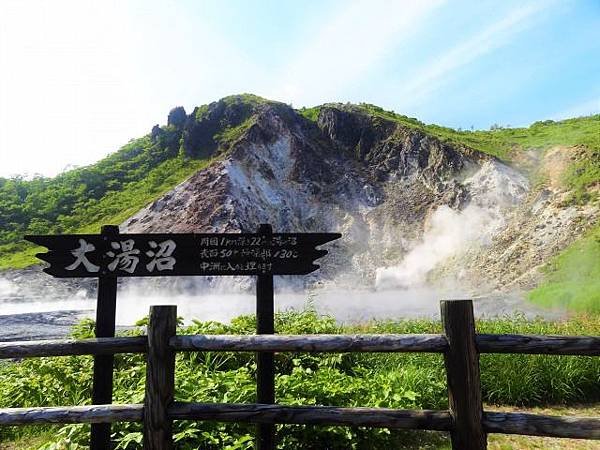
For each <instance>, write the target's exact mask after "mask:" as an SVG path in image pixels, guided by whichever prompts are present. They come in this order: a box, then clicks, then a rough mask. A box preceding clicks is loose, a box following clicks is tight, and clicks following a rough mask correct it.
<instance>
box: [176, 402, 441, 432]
mask: <svg viewBox="0 0 600 450" xmlns="http://www.w3.org/2000/svg"><path fill="white" fill-rule="evenodd" d="M169 417H171V418H172V419H193V420H215V421H221V422H252V423H267V424H274V423H282V424H312V425H348V426H367V427H381V428H405V429H418V430H438V431H448V430H450V429H451V427H452V419H451V417H450V413H449V412H448V411H430V410H402V409H386V408H338V407H334V406H281V405H261V404H255V405H252V404H214V403H179V402H176V403H174V404H173V406H172V407H171V408H169Z"/></svg>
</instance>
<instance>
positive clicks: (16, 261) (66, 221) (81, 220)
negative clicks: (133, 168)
mask: <svg viewBox="0 0 600 450" xmlns="http://www.w3.org/2000/svg"><path fill="white" fill-rule="evenodd" d="M210 163H211V160H196V159H186V158H183V157H181V156H178V157H176V158H172V159H168V160H166V161H164V162H162V163H160V164H159V165H158V166H157V167H155V168H153V169H151V170H150V171H149V172H148V173H147V174H146V176H145V177H144V178H143V179H141V180H139V181H134V182H131V183H128V184H126V185H125V186H124V187H123V188H122V189H121V190H118V191H111V192H108V193H107V194H106V195H104V196H103V197H101V198H100V199H99V200H95V199H90V200H88V201H87V202H86V203H84V204H82V205H81V206H79V207H77V208H75V209H74V210H73V211H72V213H71V214H70V215H65V216H60V217H59V218H58V221H59V222H60V224H61V229H62V230H63V232H71V233H98V232H99V231H100V227H101V226H102V225H105V224H119V223H121V222H123V221H124V220H125V219H127V218H128V217H130V216H132V215H133V214H135V213H136V212H138V211H139V210H140V209H142V208H143V207H145V206H146V205H148V204H149V203H151V202H152V201H154V200H155V199H157V198H159V197H160V196H161V195H163V194H164V193H166V192H168V191H169V190H171V189H172V188H173V187H174V186H175V185H177V184H178V183H180V182H182V181H183V180H185V179H186V178H188V177H189V176H191V175H192V174H194V173H195V172H197V171H198V170H200V169H202V168H205V167H207V166H208V165H209V164H210ZM42 250H44V249H43V248H41V247H35V246H33V245H30V244H28V243H26V242H24V241H23V242H17V243H10V244H5V245H1V246H0V270H2V269H8V268H24V267H27V266H30V265H32V264H35V263H36V262H39V261H38V260H37V259H36V258H35V253H37V252H39V251H42Z"/></svg>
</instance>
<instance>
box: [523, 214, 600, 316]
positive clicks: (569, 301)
mask: <svg viewBox="0 0 600 450" xmlns="http://www.w3.org/2000/svg"><path fill="white" fill-rule="evenodd" d="M545 271H546V282H545V283H544V284H542V285H541V286H539V287H538V288H536V289H534V290H533V291H531V292H530V293H529V298H530V299H531V300H532V301H533V302H534V303H537V304H539V305H542V306H548V307H564V308H567V309H569V310H572V311H586V312H590V313H595V314H600V225H597V226H596V227H595V228H594V229H592V230H591V231H590V232H589V233H588V234H587V235H586V236H585V237H584V238H582V239H580V240H578V241H576V242H575V243H574V244H573V245H571V246H570V247H568V248H567V249H566V250H565V251H563V252H562V253H560V254H559V255H558V256H556V257H555V258H553V259H552V261H550V262H549V263H548V264H547V265H546V267H545Z"/></svg>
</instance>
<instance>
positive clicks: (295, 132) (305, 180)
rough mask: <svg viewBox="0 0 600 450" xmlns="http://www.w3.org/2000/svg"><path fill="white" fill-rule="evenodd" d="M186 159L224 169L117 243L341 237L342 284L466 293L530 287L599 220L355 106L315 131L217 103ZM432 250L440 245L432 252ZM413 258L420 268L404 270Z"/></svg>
mask: <svg viewBox="0 0 600 450" xmlns="http://www.w3.org/2000/svg"><path fill="white" fill-rule="evenodd" d="M224 124H225V127H230V128H231V127H238V133H237V134H238V135H237V136H235V138H233V139H231V140H230V141H229V142H228V143H227V144H226V145H225V146H219V145H218V143H217V142H215V141H214V140H212V141H211V137H212V136H214V135H215V134H217V132H218V130H219V129H220V128H219V127H221V128H223V127H224ZM182 146H183V148H184V150H185V152H186V154H188V155H190V156H196V155H202V156H203V157H207V156H210V157H216V160H215V161H214V163H213V164H211V165H210V166H209V167H207V168H206V169H204V170H201V171H199V172H198V173H196V174H194V175H193V176H192V177H191V178H189V179H188V180H186V181H185V182H183V183H182V184H180V185H178V186H177V187H175V188H174V189H173V190H172V191H170V192H168V193H167V194H166V195H164V196H162V197H160V198H159V199H157V200H156V201H154V202H153V203H151V204H150V205H148V206H147V207H146V208H144V209H142V210H141V211H139V212H138V213H137V214H135V215H134V216H133V217H131V218H130V219H128V220H126V221H125V222H124V223H123V224H122V229H123V231H129V232H158V231H173V232H193V231H196V232H213V231H214V232H217V231H252V230H254V229H255V228H256V226H257V224H259V223H266V222H268V223H271V224H273V227H274V229H276V230H278V231H282V232H283V231H322V230H333V231H340V232H342V234H343V239H342V240H341V241H340V242H339V243H338V244H336V245H335V250H334V251H333V252H332V255H331V256H330V257H329V259H327V260H324V261H323V271H322V272H323V273H321V274H320V275H321V276H322V277H324V278H331V279H332V278H334V276H335V277H336V278H337V279H338V282H341V280H344V279H347V282H348V283H355V284H362V285H364V286H373V285H375V284H376V283H378V284H379V285H385V284H388V285H390V284H391V285H394V286H398V285H399V286H408V285H414V284H418V283H425V282H432V281H434V280H432V276H434V275H435V276H436V278H438V279H439V278H440V275H443V277H444V278H446V282H447V281H448V279H455V280H456V279H457V278H458V279H460V280H461V283H465V282H466V283H467V284H468V285H469V286H470V287H472V288H481V287H483V286H485V287H486V288H490V287H493V288H502V287H503V286H512V285H514V283H523V287H531V286H532V285H535V283H536V282H537V281H538V280H539V273H538V272H536V270H535V269H536V267H537V266H539V265H540V264H541V263H542V262H544V261H547V260H548V258H549V257H550V256H552V255H553V254H556V253H557V252H558V251H560V250H561V249H562V248H564V247H565V246H566V245H567V244H568V243H569V242H570V241H571V240H572V239H573V236H574V235H575V236H576V235H579V234H581V233H582V232H583V231H584V230H585V229H586V228H587V227H588V226H589V225H590V224H592V223H593V222H594V221H595V220H597V217H598V208H597V207H596V206H588V207H583V208H582V207H577V206H570V207H562V206H561V199H564V196H565V195H566V194H565V191H564V189H562V188H561V187H560V184H556V183H555V184H550V185H548V186H546V187H544V188H543V189H539V188H535V189H531V187H530V182H529V180H528V178H527V176H526V175H525V174H524V173H521V171H519V169H518V168H514V167H511V166H508V165H506V164H504V163H503V162H501V161H500V160H498V159H497V158H495V157H493V156H491V155H489V154H486V153H483V152H480V151H477V150H474V149H472V148H470V147H468V146H465V145H456V144H450V143H447V142H443V141H442V140H440V139H438V138H436V137H434V136H431V135H430V134H427V133H425V132H423V131H421V130H418V129H414V128H411V127H408V126H405V125H403V124H401V123H397V122H394V121H391V120H386V119H383V118H381V117H378V116H373V115H369V114H366V113H365V112H364V111H362V110H361V109H360V108H357V107H354V106H351V105H339V104H332V105H325V106H323V107H321V108H320V109H319V110H318V113H317V115H316V117H315V118H314V120H308V119H307V118H305V117H304V116H302V115H301V114H299V113H298V112H297V111H295V110H293V109H292V108H291V107H289V106H287V105H284V104H279V103H272V102H264V103H259V104H256V105H253V106H252V107H249V105H248V104H247V103H246V102H243V101H240V102H230V103H229V104H225V102H216V103H213V104H211V105H209V106H208V107H207V108H206V109H205V110H204V111H202V113H201V114H199V111H198V110H196V111H194V112H193V113H192V114H191V115H190V116H189V117H188V119H187V121H186V122H185V124H183V139H182ZM560 151H561V150H560V149H555V150H554V151H553V152H552V153H550V154H549V155H548V157H547V159H546V160H545V162H544V163H543V164H547V165H548V164H550V162H551V161H552V160H553V158H555V157H556V156H555V155H556V153H557V152H560ZM554 166H555V164H554V165H553V167H554ZM555 178H556V176H555ZM432 233H433V234H434V235H433V236H432ZM428 239H429V240H431V239H433V241H434V242H436V241H437V244H438V245H437V246H434V247H432V248H424V247H423V245H425V246H427V245H428V241H427V240H428ZM424 243H425V244H424ZM411 252H412V253H411ZM414 252H416V253H414ZM411 255H412V256H411ZM407 256H410V257H411V258H412V259H417V260H418V261H413V262H412V263H411V267H403V266H402V261H405V260H406V258H407ZM448 260H451V264H447V263H448ZM409 261H410V260H409ZM445 263H446V264H445ZM399 265H400V266H399ZM404 265H405V266H406V263H404ZM390 267H391V268H390Z"/></svg>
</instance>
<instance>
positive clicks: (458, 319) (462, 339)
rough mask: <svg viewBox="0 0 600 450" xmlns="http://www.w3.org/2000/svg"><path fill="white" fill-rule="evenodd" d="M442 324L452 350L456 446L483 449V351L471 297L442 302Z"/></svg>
mask: <svg viewBox="0 0 600 450" xmlns="http://www.w3.org/2000/svg"><path fill="white" fill-rule="evenodd" d="M440 307H441V314H442V326H443V328H444V333H445V334H446V339H447V340H448V350H447V351H446V353H444V363H445V366H446V377H447V380H448V401H449V404H450V413H451V414H452V419H453V421H454V427H453V429H452V431H451V438H452V449H453V450H483V449H486V448H487V437H486V435H485V432H484V431H483V425H482V417H483V405H482V402H481V382H480V379H479V354H478V353H477V346H476V344H475V318H474V316H473V303H472V302H471V301H470V300H461V301H457V300H449V301H442V302H441V305H440Z"/></svg>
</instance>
